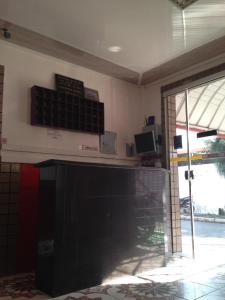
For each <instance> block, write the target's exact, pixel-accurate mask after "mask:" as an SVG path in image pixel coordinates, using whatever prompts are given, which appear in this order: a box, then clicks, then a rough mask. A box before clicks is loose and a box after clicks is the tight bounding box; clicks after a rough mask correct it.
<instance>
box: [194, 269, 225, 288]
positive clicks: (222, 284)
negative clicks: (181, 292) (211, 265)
mask: <svg viewBox="0 0 225 300" xmlns="http://www.w3.org/2000/svg"><path fill="white" fill-rule="evenodd" d="M188 281H191V282H195V283H200V284H203V285H207V286H210V287H212V288H225V274H221V273H217V272H215V271H210V272H204V273H199V274H196V275H193V276H190V277H188Z"/></svg>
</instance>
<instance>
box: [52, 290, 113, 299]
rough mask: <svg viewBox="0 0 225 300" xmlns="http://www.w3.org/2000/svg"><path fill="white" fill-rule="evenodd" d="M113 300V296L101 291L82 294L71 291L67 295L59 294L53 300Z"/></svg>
mask: <svg viewBox="0 0 225 300" xmlns="http://www.w3.org/2000/svg"><path fill="white" fill-rule="evenodd" d="M56 299H57V300H115V299H114V298H113V297H111V296H110V295H108V294H107V293H104V292H103V291H102V292H99V293H98V292H91V291H90V293H87V294H84V293H82V292H78V293H71V294H68V295H64V296H60V297H57V298H54V300H56Z"/></svg>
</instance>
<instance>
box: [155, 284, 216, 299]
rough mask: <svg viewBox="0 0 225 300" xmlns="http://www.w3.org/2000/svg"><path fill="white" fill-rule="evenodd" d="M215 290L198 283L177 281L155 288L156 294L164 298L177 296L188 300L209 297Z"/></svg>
mask: <svg viewBox="0 0 225 300" xmlns="http://www.w3.org/2000/svg"><path fill="white" fill-rule="evenodd" d="M215 290H216V289H215V288H211V287H209V286H206V285H202V284H198V283H193V282H188V281H177V282H168V283H164V284H159V285H158V286H156V287H155V288H154V294H155V295H162V296H164V295H165V296H168V295H169V296H176V297H180V298H184V299H187V300H193V299H196V298H199V297H202V296H204V295H207V294H209V293H211V292H213V291H215ZM152 292H153V291H152Z"/></svg>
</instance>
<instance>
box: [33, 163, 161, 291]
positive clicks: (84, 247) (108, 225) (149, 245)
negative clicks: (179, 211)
mask: <svg viewBox="0 0 225 300" xmlns="http://www.w3.org/2000/svg"><path fill="white" fill-rule="evenodd" d="M49 164H53V165H54V169H55V174H56V177H55V184H54V185H52V182H51V181H49V180H48V176H46V178H44V177H43V176H42V177H41V186H43V184H44V185H46V186H47V185H49V188H50V190H52V187H53V186H54V187H55V194H54V193H52V194H51V195H50V194H49V192H47V190H46V195H43V193H42V194H41V198H40V202H41V203H42V204H41V205H40V212H39V226H40V228H44V227H46V226H49V228H52V225H53V227H54V229H53V230H51V231H52V232H54V235H53V236H54V255H53V260H52V261H51V260H49V262H50V263H46V264H45V268H46V269H44V268H40V267H38V268H37V274H36V275H37V285H38V286H37V287H38V288H39V289H40V290H42V291H44V292H47V293H50V294H51V295H52V296H57V295H61V294H65V293H69V292H72V291H76V290H80V289H83V288H87V287H90V286H94V285H98V284H101V283H102V282H103V281H104V280H105V279H109V278H111V277H117V276H121V275H124V274H129V275H133V274H136V273H139V272H142V271H147V270H151V269H152V268H153V267H154V266H155V267H159V266H161V265H162V264H163V263H164V254H165V247H164V246H165V245H164V224H163V222H164V221H163V217H164V212H163V198H162V197H163V196H162V195H163V194H164V189H165V172H163V171H160V170H158V171H151V169H149V170H147V169H144V168H123V167H113V166H103V165H90V164H82V163H77V164H76V163H71V164H70V163H68V162H66V163H63V162H54V161H52V162H51V163H49V162H48V163H44V164H43V167H41V174H44V173H45V172H47V173H48V172H49V168H50V167H49ZM47 165H48V167H45V166H47ZM163 174H164V175H163ZM42 181H44V182H42ZM46 197H47V198H51V200H47V201H46ZM49 203H51V205H52V209H49ZM48 213H49V215H50V216H52V213H54V217H50V218H49V222H50V223H51V224H49V225H48V224H46V218H45V217H42V216H44V215H46V214H48ZM47 238H48V237H47ZM49 247H50V248H51V245H49ZM39 255H40V253H39ZM40 261H41V260H40V259H39V260H38V263H40ZM51 264H52V265H51ZM48 268H50V269H51V271H49V270H47V269H48ZM46 273H47V274H48V278H47V276H46Z"/></svg>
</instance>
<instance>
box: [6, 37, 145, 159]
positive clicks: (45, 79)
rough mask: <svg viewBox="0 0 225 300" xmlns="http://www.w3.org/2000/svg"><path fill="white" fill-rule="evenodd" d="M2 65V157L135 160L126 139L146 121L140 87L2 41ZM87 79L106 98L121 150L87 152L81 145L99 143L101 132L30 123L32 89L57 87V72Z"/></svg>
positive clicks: (110, 128) (107, 119)
mask: <svg viewBox="0 0 225 300" xmlns="http://www.w3.org/2000/svg"><path fill="white" fill-rule="evenodd" d="M0 65H3V66H5V78H4V92H3V129H2V138H3V141H4V142H6V143H5V144H3V145H2V152H1V155H2V160H3V161H14V162H32V163H33V162H38V161H42V160H46V159H50V158H55V159H65V160H77V161H93V162H103V163H116V164H134V163H136V161H135V160H136V159H137V158H127V157H126V154H125V143H126V142H133V134H134V133H137V132H140V130H141V128H142V125H143V118H142V115H141V114H142V101H141V93H140V88H138V87H137V86H136V85H132V84H130V83H127V82H123V81H121V80H117V79H114V78H111V77H109V76H106V75H103V74H100V73H97V72H94V71H91V70H88V69H85V68H83V67H80V66H75V65H72V64H70V63H67V62H64V61H61V60H59V59H55V58H53V57H50V56H47V55H43V54H41V53H38V52H35V51H32V50H29V49H25V48H22V47H19V46H16V45H13V44H10V43H8V42H5V41H0ZM55 73H59V74H63V75H66V76H69V77H72V78H76V79H79V80H82V81H84V83H85V86H87V87H89V88H92V89H96V90H98V91H99V96H100V100H101V101H102V102H104V103H105V130H107V131H113V132H116V133H117V134H118V138H117V144H118V146H117V155H103V154H102V153H100V152H99V151H84V150H81V149H80V145H87V146H97V147H99V138H98V136H97V135H91V134H86V133H78V132H70V131H63V130H56V131H55V132H53V134H52V131H51V130H49V129H47V128H41V127H37V126H31V125H30V102H31V97H30V88H31V87H32V86H33V85H39V86H43V87H47V88H52V89H53V88H54V74H55Z"/></svg>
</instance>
